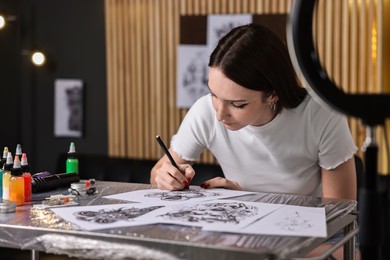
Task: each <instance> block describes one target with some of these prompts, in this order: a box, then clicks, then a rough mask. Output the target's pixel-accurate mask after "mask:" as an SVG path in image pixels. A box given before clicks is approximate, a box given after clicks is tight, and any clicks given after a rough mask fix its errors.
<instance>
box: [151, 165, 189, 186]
mask: <svg viewBox="0 0 390 260" xmlns="http://www.w3.org/2000/svg"><path fill="white" fill-rule="evenodd" d="M156 167H157V168H156ZM178 167H179V169H180V171H179V169H177V168H176V167H175V166H173V165H172V164H171V163H170V162H166V161H165V162H162V163H161V164H160V167H158V164H157V165H156V166H155V168H156V169H155V168H154V169H153V170H152V173H153V174H152V178H153V175H154V182H153V180H152V178H151V183H152V184H156V185H157V188H159V189H160V190H183V189H185V188H188V187H189V186H190V183H191V181H192V179H193V177H194V175H195V171H194V169H193V168H192V166H191V165H190V164H188V163H184V164H178Z"/></svg>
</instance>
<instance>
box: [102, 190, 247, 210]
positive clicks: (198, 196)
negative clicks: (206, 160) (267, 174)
mask: <svg viewBox="0 0 390 260" xmlns="http://www.w3.org/2000/svg"><path fill="white" fill-rule="evenodd" d="M253 193H254V192H248V191H236V190H227V189H202V188H200V187H199V186H190V188H189V189H186V190H180V191H167V190H159V189H146V190H136V191H130V192H125V193H119V194H114V195H108V196H103V198H106V199H116V200H124V201H132V202H139V203H148V204H156V205H164V206H167V205H178V204H183V203H190V202H201V201H208V200H216V199H226V198H232V197H239V196H243V195H249V194H253Z"/></svg>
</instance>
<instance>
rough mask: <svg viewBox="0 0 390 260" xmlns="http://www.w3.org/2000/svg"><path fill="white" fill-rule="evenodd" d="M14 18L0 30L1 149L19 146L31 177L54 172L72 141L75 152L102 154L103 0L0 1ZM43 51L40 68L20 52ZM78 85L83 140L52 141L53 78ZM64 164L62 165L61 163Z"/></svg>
mask: <svg viewBox="0 0 390 260" xmlns="http://www.w3.org/2000/svg"><path fill="white" fill-rule="evenodd" d="M0 13H2V14H3V15H5V16H7V15H15V16H16V17H17V20H16V21H15V22H9V23H8V26H6V27H5V28H4V29H3V30H0V104H1V117H0V118H1V119H0V149H1V153H2V151H3V148H4V146H8V148H9V149H10V151H11V152H12V154H13V155H14V153H15V149H16V145H17V144H18V143H20V144H21V145H22V148H23V152H26V153H27V156H28V160H29V164H30V167H31V172H32V173H35V172H40V171H49V172H53V173H55V171H56V168H57V159H58V157H59V155H60V154H61V153H66V152H67V151H68V149H69V144H70V142H75V145H76V151H77V152H78V153H89V154H102V155H107V109H106V107H107V101H106V65H105V62H106V58H105V24H104V1H103V0H82V1H80V0H0ZM34 49H40V50H41V51H43V52H45V53H46V56H47V60H48V62H47V64H45V66H44V67H34V66H32V64H31V62H30V59H29V57H28V55H26V53H27V52H31V51H33V50H34ZM57 78H64V79H81V80H83V81H84V131H83V137H82V138H65V137H62V138H58V137H55V136H54V81H55V79H57ZM64 164H65V162H64Z"/></svg>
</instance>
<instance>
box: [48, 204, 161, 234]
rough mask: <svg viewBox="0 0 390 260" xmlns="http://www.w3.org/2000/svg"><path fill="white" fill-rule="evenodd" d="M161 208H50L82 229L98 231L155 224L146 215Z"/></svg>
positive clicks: (141, 206)
mask: <svg viewBox="0 0 390 260" xmlns="http://www.w3.org/2000/svg"><path fill="white" fill-rule="evenodd" d="M161 207H162V206H159V205H151V204H139V203H130V204H129V203H127V204H107V205H96V206H83V207H80V206H78V207H63V208H50V210H51V211H53V212H54V213H56V214H57V215H58V216H59V217H61V218H62V219H64V220H65V221H69V222H71V223H73V224H75V225H77V226H78V227H79V228H80V229H84V230H98V229H108V228H120V227H128V226H139V225H147V224H154V223H156V222H155V221H149V220H147V219H145V215H147V214H149V213H151V212H153V211H154V210H158V209H159V208H161Z"/></svg>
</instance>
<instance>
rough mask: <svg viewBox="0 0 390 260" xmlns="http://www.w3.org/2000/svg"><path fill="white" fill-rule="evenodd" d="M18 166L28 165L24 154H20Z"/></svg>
mask: <svg viewBox="0 0 390 260" xmlns="http://www.w3.org/2000/svg"><path fill="white" fill-rule="evenodd" d="M20 164H21V165H22V166H24V165H28V162H27V155H26V153H23V154H22V161H21V163H20Z"/></svg>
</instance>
